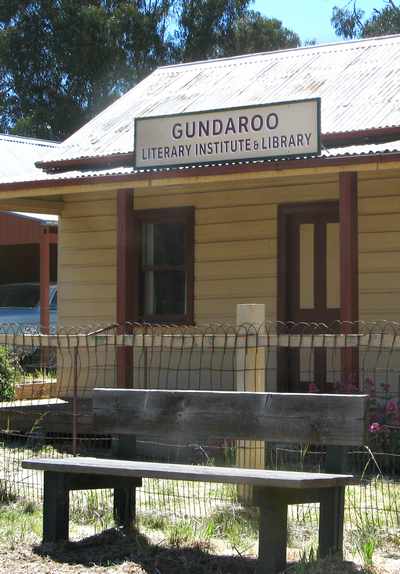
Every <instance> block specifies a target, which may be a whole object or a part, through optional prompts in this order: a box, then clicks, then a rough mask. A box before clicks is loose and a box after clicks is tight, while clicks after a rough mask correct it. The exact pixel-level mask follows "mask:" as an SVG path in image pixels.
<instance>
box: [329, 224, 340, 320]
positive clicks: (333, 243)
mask: <svg viewBox="0 0 400 574" xmlns="http://www.w3.org/2000/svg"><path fill="white" fill-rule="evenodd" d="M339 245H340V237H339V224H338V223H328V224H327V226H326V291H327V293H326V300H327V305H326V306H327V307H328V308H330V309H338V308H339V307H340V251H339Z"/></svg>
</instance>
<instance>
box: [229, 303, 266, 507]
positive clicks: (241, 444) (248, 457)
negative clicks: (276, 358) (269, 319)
mask: <svg viewBox="0 0 400 574" xmlns="http://www.w3.org/2000/svg"><path fill="white" fill-rule="evenodd" d="M236 328H237V333H238V348H237V349H236V381H235V388H236V390H237V391H241V392H243V391H244V392H265V391H266V380H265V349H264V348H263V347H260V346H258V336H259V335H264V334H265V305H263V304H252V303H249V304H242V305H238V306H237V308H236ZM242 345H243V346H242ZM236 463H237V465H238V466H240V467H242V468H262V469H264V468H265V443H264V441H259V440H239V441H237V443H236ZM238 494H239V497H240V498H241V499H242V500H243V501H250V500H251V499H252V488H251V487H249V486H239V487H238Z"/></svg>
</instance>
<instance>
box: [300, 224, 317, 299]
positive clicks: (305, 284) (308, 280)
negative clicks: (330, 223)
mask: <svg viewBox="0 0 400 574" xmlns="http://www.w3.org/2000/svg"><path fill="white" fill-rule="evenodd" d="M299 228H300V229H299V235H300V309H314V224H312V223H304V224H301V225H300V226H299Z"/></svg>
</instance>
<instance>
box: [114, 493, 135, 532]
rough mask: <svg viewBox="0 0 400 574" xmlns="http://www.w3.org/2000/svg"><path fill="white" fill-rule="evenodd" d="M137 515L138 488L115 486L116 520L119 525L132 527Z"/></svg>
mask: <svg viewBox="0 0 400 574" xmlns="http://www.w3.org/2000/svg"><path fill="white" fill-rule="evenodd" d="M135 517H136V488H135V487H134V486H133V487H127V488H114V521H115V524H116V525H117V526H122V527H123V528H127V529H131V528H132V527H133V525H134V523H135Z"/></svg>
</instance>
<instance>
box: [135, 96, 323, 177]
mask: <svg viewBox="0 0 400 574" xmlns="http://www.w3.org/2000/svg"><path fill="white" fill-rule="evenodd" d="M319 153H320V99H319V98H315V99H312V100H301V101H293V102H285V103H278V104H267V105H261V106H251V107H245V108H231V109H223V110H214V111H207V112H195V113H184V114H175V115H169V116H147V117H142V118H136V119H135V157H136V160H135V166H136V167H137V168H155V167H157V168H160V167H177V166H183V165H198V164H209V163H216V162H217V163H218V162H232V161H248V160H261V159H268V158H279V157H282V158H283V157H290V156H309V155H317V154H319Z"/></svg>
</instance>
